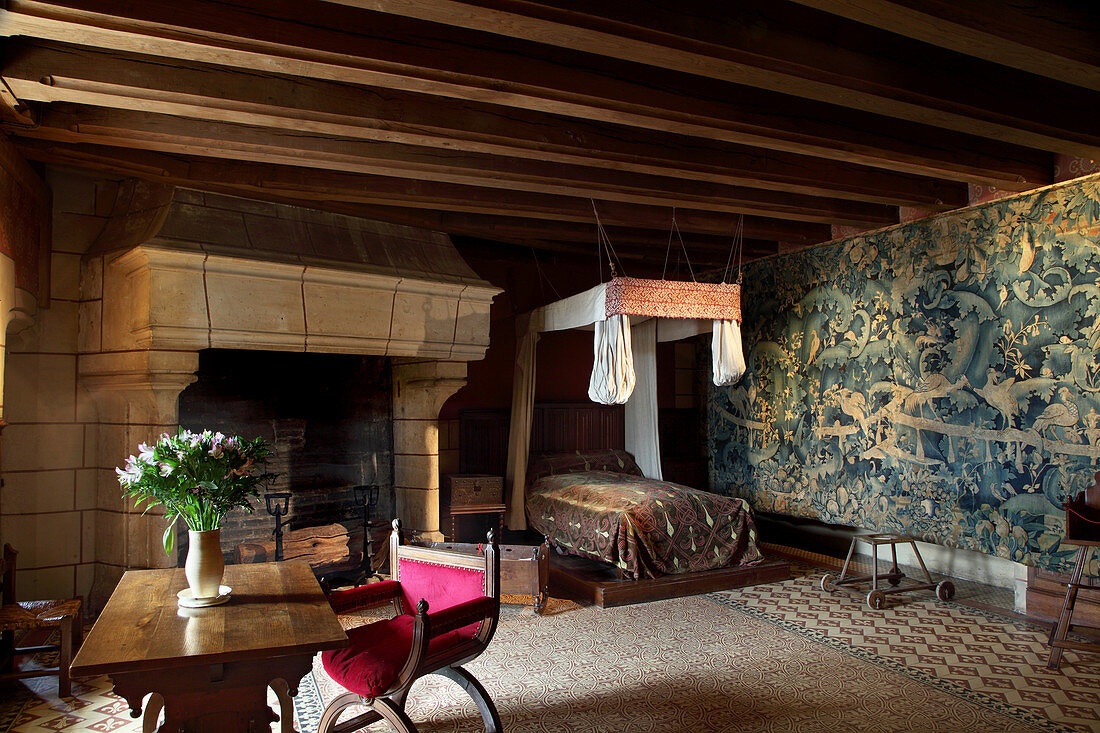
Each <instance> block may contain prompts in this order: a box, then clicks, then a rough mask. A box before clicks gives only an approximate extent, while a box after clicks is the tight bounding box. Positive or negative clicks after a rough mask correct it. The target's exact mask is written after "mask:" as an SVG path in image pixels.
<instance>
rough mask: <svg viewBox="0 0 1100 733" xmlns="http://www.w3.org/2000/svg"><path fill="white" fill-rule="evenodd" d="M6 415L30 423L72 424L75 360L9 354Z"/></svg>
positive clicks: (74, 409)
mask: <svg viewBox="0 0 1100 733" xmlns="http://www.w3.org/2000/svg"><path fill="white" fill-rule="evenodd" d="M5 367H6V368H5V375H4V376H5V379H6V384H5V397H6V399H5V400H4V405H5V409H6V410H7V414H8V415H9V416H12V417H18V419H19V420H21V421H27V422H72V421H73V419H74V417H75V415H76V356H75V355H72V354H9V355H8V357H7V362H6V364H5Z"/></svg>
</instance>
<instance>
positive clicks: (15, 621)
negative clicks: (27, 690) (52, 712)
mask: <svg viewBox="0 0 1100 733" xmlns="http://www.w3.org/2000/svg"><path fill="white" fill-rule="evenodd" d="M17 554H18V553H16V551H15V550H13V549H12V547H11V545H4V557H3V562H2V567H3V586H2V588H0V600H2V603H0V664H2V665H3V666H2V668H0V681H7V680H15V679H23V678H25V677H44V676H46V675H53V674H56V675H57V678H58V679H57V689H58V694H60V695H61V697H68V696H69V695H71V694H72V685H71V683H70V681H69V665H70V664H71V663H72V661H73V651H74V650H75V649H76V647H79V646H80V640H81V638H82V637H83V635H84V624H83V620H82V617H81V610H82V609H81V606H82V605H83V604H82V602H81V600H80V599H79V598H69V599H66V600H60V601H16V600H15V556H16V555H17ZM52 629H58V630H59V631H60V634H61V639H60V643H58V644H40V645H37V646H24V647H17V646H15V632H17V631H38V630H52ZM49 651H57V652H60V659H58V665H57V666H56V667H49V668H46V667H39V668H34V669H27V670H20V669H17V668H16V665H15V657H19V656H25V655H27V654H37V653H39V652H49Z"/></svg>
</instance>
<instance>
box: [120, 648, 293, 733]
mask: <svg viewBox="0 0 1100 733" xmlns="http://www.w3.org/2000/svg"><path fill="white" fill-rule="evenodd" d="M312 667H313V655H312V654H301V655H294V656H289V657H276V658H274V659H255V660H241V661H237V662H226V663H223V664H197V665H191V666H185V667H177V668H172V669H157V670H144V671H142V672H124V673H116V674H112V675H110V677H111V680H112V682H114V687H115V692H116V694H118V695H120V696H121V697H123V698H124V699H125V700H126V701H127V703H129V704H130V709H131V710H132V711H135V713H132V714H133V715H134V717H137V716H138V715H140V711H141V708H142V702H143V700H144V698H145V697H146V696H147V695H149V693H153V694H152V695H149V697H148V700H147V701H145V702H146V704H145V707H146V710H145V716H144V720H143V728H142V733H153V731H158V733H260V732H261V731H270V730H271V726H270V723H271V722H272V721H274V720H275V718H276V715H275V713H274V712H273V711H272V710H271V708H270V707H269V705H268V697H267V694H268V693H267V688H268V685H272V687H273V689H275V693H276V696H277V697H279V706H280V710H281V712H282V713H283V715H282V716H281V717H282V725H281V726H280V730H281V733H290V732H291V731H293V730H294V727H293V725H294V723H293V709H292V707H291V703H290V692H291V691H292V690H294V691H296V689H297V683H298V682H299V681H300V680H301V679H302V678H303V677H304V676H305V675H306V674H308V673H309V671H310V669H312ZM273 680H274V681H275V682H274V684H273V683H272V681H273ZM280 683H281V684H280ZM280 687H284V689H283V690H282V691H280ZM281 692H282V694H281ZM162 709H163V711H164V724H163V725H161V726H160V727H159V728H158V727H157V718H158V717H159V715H160V712H161V710H162Z"/></svg>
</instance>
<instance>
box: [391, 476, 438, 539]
mask: <svg viewBox="0 0 1100 733" xmlns="http://www.w3.org/2000/svg"><path fill="white" fill-rule="evenodd" d="M397 516H398V517H399V518H400V519H401V526H402V527H404V528H406V529H408V530H410V531H412V532H416V533H417V534H418V535H419V536H420V538H421V539H428V540H442V539H443V533H442V532H440V531H439V493H438V492H437V491H425V490H423V489H414V488H402V487H398V488H397Z"/></svg>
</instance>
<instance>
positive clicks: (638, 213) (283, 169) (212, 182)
mask: <svg viewBox="0 0 1100 733" xmlns="http://www.w3.org/2000/svg"><path fill="white" fill-rule="evenodd" d="M17 142H18V146H19V149H20V150H21V151H22V153H23V155H24V156H26V157H27V158H30V159H32V160H37V161H40V162H43V163H52V164H55V165H65V166H73V167H81V168H87V169H89V170H95V171H99V172H104V173H110V174H114V175H124V176H132V177H135V178H141V179H144V180H148V181H153V182H157V183H168V184H171V185H175V186H180V187H183V188H194V189H198V190H212V186H217V187H219V190H221V191H229V190H232V192H233V193H234V195H237V196H243V197H247V198H255V199H260V200H265V199H267V198H268V197H269V196H278V197H280V199H281V200H293V201H295V202H296V203H297V205H299V206H307V207H309V206H314V207H321V206H324V205H325V204H326V203H328V202H332V203H353V204H369V205H376V206H397V207H404V208H417V209H436V210H439V211H453V212H460V213H469V214H489V215H495V216H510V217H527V218H532V219H538V220H543V221H566V222H576V223H592V222H594V218H593V211H592V203H591V202H590V201H589V200H587V199H578V198H572V197H566V196H549V195H544V194H528V193H525V192H510V193H508V194H507V195H502V194H501V192H500V191H499V190H497V189H486V188H477V187H472V186H459V185H454V184H442V183H432V182H428V181H414V180H410V179H403V178H388V177H385V176H367V175H361V174H355V173H340V172H334V171H323V170H314V169H309V168H298V167H291V166H277V165H271V164H261V163H248V162H240V161H225V160H214V159H210V158H195V157H182V156H171V155H166V154H163V153H155V152H148V151H140V150H126V149H124V148H112V147H106V146H94V145H73V144H66V143H55V142H50V141H45V140H29V139H25V138H19V139H17ZM596 207H597V212H598V213H599V214H600V216H601V217H602V218H603V219H604V220H606V221H608V222H609V223H612V224H613V225H618V226H632V227H636V228H642V229H654V230H658V231H662V232H668V231H669V230H670V228H671V227H670V225H671V221H672V210H671V209H669V208H664V207H650V206H639V205H636V204H621V203H616V202H608V201H598V202H597V203H596ZM676 218H677V223H678V226H679V227H680V229H681V230H682V231H684V232H690V233H697V234H710V235H715V236H721V237H727V238H728V237H729V236H731V235H732V233H733V232H734V230H735V229H736V227H737V222H738V221H739V220H740V221H742V222H743V231H744V234H745V236H746V237H748V238H750V239H754V238H755V239H765V240H770V239H782V240H784V241H791V242H800V243H808V242H819V241H822V239H823V238H827V236H828V233H829V232H828V228H827V227H822V226H819V225H806V224H798V223H794V222H784V221H780V220H775V219H766V218H760V217H755V216H747V217H743V218H742V217H739V216H736V215H731V214H714V213H711V212H706V211H695V210H691V209H679V210H677V211H676Z"/></svg>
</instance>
